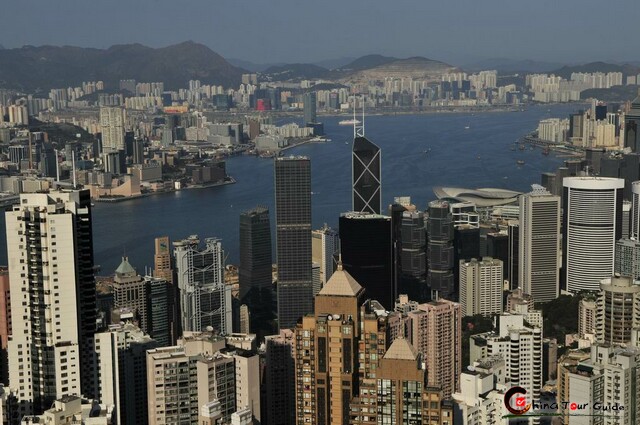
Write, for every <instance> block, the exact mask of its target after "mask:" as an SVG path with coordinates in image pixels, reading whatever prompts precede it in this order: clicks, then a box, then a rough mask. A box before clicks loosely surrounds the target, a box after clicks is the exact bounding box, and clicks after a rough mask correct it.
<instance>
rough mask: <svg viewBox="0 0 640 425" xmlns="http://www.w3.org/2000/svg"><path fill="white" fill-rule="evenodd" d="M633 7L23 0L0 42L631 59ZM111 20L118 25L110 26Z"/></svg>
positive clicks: (305, 55) (317, 54)
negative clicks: (608, 33) (609, 33)
mask: <svg viewBox="0 0 640 425" xmlns="http://www.w3.org/2000/svg"><path fill="white" fill-rule="evenodd" d="M576 8H578V9H579V10H580V11H581V12H582V11H586V13H580V19H567V17H569V16H573V14H574V13H575V10H576ZM639 8H640V6H639V5H638V3H637V2H635V1H634V0H614V1H611V2H608V3H607V7H602V3H601V2H598V1H596V0H583V1H578V0H570V1H564V2H551V1H547V0H544V1H538V2H531V3H526V4H525V3H522V2H506V1H503V2H495V3H492V4H490V3H478V2H474V1H472V0H456V1H455V2H441V3H436V2H421V3H417V2H413V1H407V0H402V1H399V2H392V3H390V2H384V1H381V0H375V1H373V2H366V3H365V2H363V1H360V0H358V1H352V2H346V3H345V2H338V1H335V0H329V1H327V2H324V3H323V5H322V7H317V6H316V5H313V6H312V5H300V4H299V3H298V2H294V1H292V0H283V1H280V2H278V4H277V5H275V6H274V5H273V4H272V3H270V2H257V1H242V2H216V3H213V2H207V1H204V0H196V1H192V2H190V4H189V7H177V5H176V4H175V2H170V1H167V0H141V1H138V2H135V3H129V2H125V1H122V0H116V1H113V2H108V3H103V4H100V3H96V4H94V3H85V2H80V1H75V0H74V1H67V2H62V3H60V2H56V3H42V2H36V1H33V0H29V1H23V2H9V3H8V4H6V5H3V14H5V16H11V17H12V19H9V20H7V21H6V22H5V23H4V24H3V26H2V27H1V28H0V40H2V43H1V44H2V45H3V46H4V47H5V48H14V47H20V46H23V45H43V44H51V45H74V46H82V47H96V48H106V47H109V46H111V45H114V44H127V43H132V42H139V43H142V44H145V45H149V46H151V47H161V46H166V45H170V44H175V43H179V42H182V41H185V40H188V39H191V40H194V41H198V42H202V43H203V44H206V45H207V46H209V47H211V48H212V49H213V50H215V51H217V52H218V53H220V54H222V55H223V56H225V57H229V58H238V59H243V60H247V61H252V62H256V63H274V62H316V61H321V60H328V59H337V58H340V57H358V56H361V55H366V54H370V53H379V54H384V55H392V56H398V57H409V56H426V57H429V58H434V59H438V60H443V61H448V62H451V63H454V64H456V65H464V64H468V63H472V62H475V61H479V60H483V59H489V58H510V59H531V60H536V61H553V62H562V63H575V62H588V61H595V60H604V61H638V60H640V57H637V56H636V57H633V55H634V53H633V52H634V49H635V46H634V41H635V37H634V36H633V30H634V27H635V25H636V18H637V16H638V14H637V12H639V10H638V9H639ZM596 10H597V12H596ZM634 10H635V12H636V13H633V11H634ZM621 11H626V13H625V12H623V13H621ZM141 17H144V19H141ZM87 18H88V19H87ZM71 22H73V25H66V24H69V23H71ZM394 23H395V24H396V25H393V24H394ZM401 23H402V24H401ZM116 25H117V28H118V31H113V29H114V26H116ZM24 28H29V31H23V30H22V29H24ZM178 28H179V30H172V29H178ZM597 28H616V43H610V40H608V38H607V37H601V31H598V30H595V29H597ZM591 29H593V30H591ZM507 35H508V36H507ZM229 36H232V38H230V37H229ZM231 40H232V42H231ZM258 40H259V42H257V41H258Z"/></svg>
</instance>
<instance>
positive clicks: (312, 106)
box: [303, 91, 318, 125]
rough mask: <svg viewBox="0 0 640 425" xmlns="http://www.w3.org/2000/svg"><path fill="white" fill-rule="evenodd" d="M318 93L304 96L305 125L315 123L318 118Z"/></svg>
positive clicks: (312, 92)
mask: <svg viewBox="0 0 640 425" xmlns="http://www.w3.org/2000/svg"><path fill="white" fill-rule="evenodd" d="M316 99H317V98H316V92H314V91H310V92H308V93H305V94H304V97H303V102H304V125H307V124H310V123H315V122H316V121H317V120H318V118H317V116H316Z"/></svg>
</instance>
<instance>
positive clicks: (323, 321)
mask: <svg viewBox="0 0 640 425" xmlns="http://www.w3.org/2000/svg"><path fill="white" fill-rule="evenodd" d="M364 292H365V290H364V288H363V287H362V286H360V284H359V283H358V282H357V281H356V279H354V278H353V277H352V276H351V275H350V274H349V273H348V272H347V271H346V270H343V269H342V266H341V265H340V264H339V265H338V269H337V270H336V271H335V272H334V273H333V276H331V279H329V282H327V284H326V285H325V287H324V288H322V290H321V291H320V293H319V294H318V295H317V296H316V298H315V314H314V315H306V316H305V317H303V318H302V322H301V323H298V325H297V326H296V330H295V340H294V344H295V353H296V356H295V365H296V369H295V370H296V385H295V388H296V423H298V424H301V423H315V424H332V425H346V424H349V403H350V401H351V399H352V398H353V397H354V396H356V395H357V393H358V388H359V386H360V383H361V381H362V380H364V379H371V378H373V377H374V376H375V371H376V367H377V366H378V360H379V359H378V355H380V354H381V353H384V351H385V349H386V322H385V319H384V316H379V315H378V314H377V313H376V312H375V311H374V310H367V308H366V306H362V301H363V299H364V297H365V294H364ZM380 308H381V307H380Z"/></svg>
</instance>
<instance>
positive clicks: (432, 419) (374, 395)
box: [350, 337, 453, 425]
mask: <svg viewBox="0 0 640 425" xmlns="http://www.w3.org/2000/svg"><path fill="white" fill-rule="evenodd" d="M420 360H421V359H420V353H418V352H417V350H416V349H415V347H413V346H412V345H411V344H410V343H409V341H408V340H406V339H405V338H403V337H399V338H396V339H395V340H394V341H393V342H392V343H391V346H390V347H389V349H388V350H387V351H386V352H385V353H384V355H383V356H382V359H381V360H380V365H379V367H378V368H377V370H376V379H374V380H372V381H373V383H374V385H373V386H371V387H363V388H362V389H361V391H360V396H359V397H357V398H355V399H354V400H352V403H351V422H350V423H351V424H353V425H365V424H367V425H368V424H393V425H397V424H406V423H416V424H417V423H428V424H437V425H452V424H453V411H452V409H450V408H449V409H447V408H446V407H445V406H444V405H443V403H442V392H441V391H439V390H438V389H436V388H433V387H429V386H428V385H427V376H426V372H425V370H424V368H423V365H422V363H421V361H420Z"/></svg>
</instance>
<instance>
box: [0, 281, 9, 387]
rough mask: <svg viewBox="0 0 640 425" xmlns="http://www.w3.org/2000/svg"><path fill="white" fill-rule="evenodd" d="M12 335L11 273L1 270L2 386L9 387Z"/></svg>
mask: <svg viewBox="0 0 640 425" xmlns="http://www.w3.org/2000/svg"><path fill="white" fill-rule="evenodd" d="M9 335H11V291H10V286H9V271H8V270H7V269H2V270H0V384H4V385H6V386H8V385H9V357H8V353H7V344H8V343H9Z"/></svg>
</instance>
